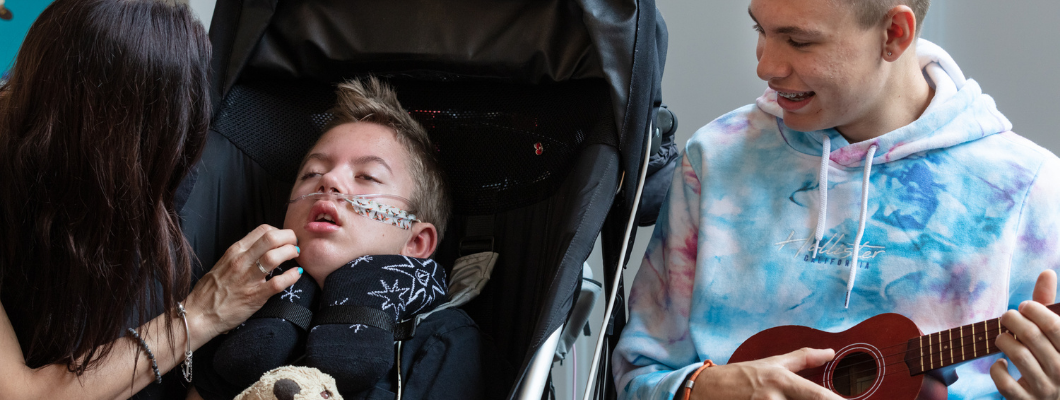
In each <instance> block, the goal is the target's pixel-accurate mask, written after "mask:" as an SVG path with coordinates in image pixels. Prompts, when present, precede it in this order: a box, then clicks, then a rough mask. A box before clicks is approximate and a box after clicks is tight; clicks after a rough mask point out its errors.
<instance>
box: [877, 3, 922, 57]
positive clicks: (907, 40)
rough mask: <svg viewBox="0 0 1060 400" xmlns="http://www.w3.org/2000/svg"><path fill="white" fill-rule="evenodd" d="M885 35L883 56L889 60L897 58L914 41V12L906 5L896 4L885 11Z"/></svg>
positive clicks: (915, 27)
mask: <svg viewBox="0 0 1060 400" xmlns="http://www.w3.org/2000/svg"><path fill="white" fill-rule="evenodd" d="M884 24H885V26H886V32H887V36H886V38H885V39H884V43H883V54H882V56H883V58H884V59H885V60H887V61H889V62H894V61H896V60H898V58H899V57H901V56H902V54H903V53H905V51H906V50H908V49H909V47H910V46H912V45H913V43H914V42H915V41H916V38H917V35H916V29H917V26H916V13H914V12H913V9H911V8H909V6H906V5H898V6H894V7H893V8H891V10H890V11H888V12H887V19H886V20H885V21H884Z"/></svg>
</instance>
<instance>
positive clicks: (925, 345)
mask: <svg viewBox="0 0 1060 400" xmlns="http://www.w3.org/2000/svg"><path fill="white" fill-rule="evenodd" d="M1048 308H1049V310H1051V311H1052V312H1054V313H1057V314H1060V304H1054V305H1051V306H1048ZM1004 332H1008V330H1007V329H1005V327H1003V326H1001V318H995V319H992V320H988V321H983V322H976V323H974V324H969V325H964V326H958V327H956V328H953V329H950V330H945V331H941V332H936V333H932V334H928V335H923V334H921V332H920V329H919V328H917V327H916V324H914V323H913V321H911V320H909V319H908V318H906V317H904V316H902V315H899V314H893V313H889V314H880V315H877V316H875V317H872V318H869V319H867V320H865V321H864V322H862V323H860V324H857V325H855V326H854V327H853V328H850V329H848V330H846V331H843V332H839V333H830V332H824V331H819V330H816V329H813V328H808V327H805V326H794V325H788V326H778V327H775V328H770V329H766V330H764V331H761V332H759V333H757V334H755V335H754V336H751V337H750V338H748V339H747V341H745V342H743V344H741V345H740V347H739V348H737V349H736V351H735V352H733V354H732V357H731V358H729V362H730V363H735V362H743V361H752V360H758V359H762V358H766V357H772V356H776V355H781V354H786V353H790V352H792V351H795V350H798V349H801V348H803V347H811V348H815V349H829V348H831V349H835V358H833V359H832V361H829V362H827V363H825V364H824V365H822V366H820V367H817V368H810V369H805V370H802V371H799V372H797V374H798V375H800V376H802V377H804V378H806V379H809V380H810V381H812V382H814V383H816V384H818V385H821V386H824V387H825V388H827V389H829V390H831V391H832V392H835V393H836V394H838V395H840V396H843V397H846V398H848V399H859V400H861V399H874V400H875V399H879V400H883V399H898V400H904V399H907V400H913V399H915V398H916V396H917V395H918V394H919V393H920V386H921V384H923V382H924V373H925V372H928V371H931V370H934V369H939V368H943V367H948V366H950V365H954V364H959V363H962V362H965V361H969V360H974V359H976V358H980V357H985V356H988V355H991V354H997V353H1000V352H1001V350H998V348H997V346H996V345H994V339H996V338H997V337H998V335H1000V334H1002V333H1004Z"/></svg>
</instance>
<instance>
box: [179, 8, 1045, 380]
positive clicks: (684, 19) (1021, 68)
mask: <svg viewBox="0 0 1060 400" xmlns="http://www.w3.org/2000/svg"><path fill="white" fill-rule="evenodd" d="M188 1H189V3H190V4H191V6H192V8H194V9H195V10H196V12H197V13H198V14H199V16H200V17H201V18H202V19H203V23H204V24H205V25H206V26H207V27H209V25H210V19H211V17H212V15H213V8H214V3H215V0H188ZM657 2H658V7H659V9H660V10H661V11H662V14H663V16H664V18H665V19H666V22H667V25H668V27H669V31H670V42H669V44H670V47H669V54H668V57H667V64H666V72H665V75H664V79H663V99H664V100H665V102H666V103H667V105H669V107H670V109H671V110H673V111H674V112H675V113H676V114H677V117H678V119H679V122H680V126H679V129H678V133H677V142H678V144H679V145H681V146H683V145H684V143H685V142H686V141H687V140H688V138H689V137H691V136H692V133H693V132H695V130H696V129H698V128H699V127H701V126H703V125H706V124H707V123H708V122H710V121H711V120H713V119H714V118H715V117H717V116H720V115H722V114H724V113H726V112H728V111H731V110H733V109H735V108H737V107H740V106H743V105H745V104H750V103H751V102H753V101H754V99H755V98H756V97H757V96H758V95H760V94H762V91H763V90H764V89H765V84H764V83H763V82H761V81H760V80H759V79H758V77H757V76H756V75H755V65H756V62H755V55H754V47H755V42H756V40H757V34H756V33H755V32H754V31H753V30H752V29H751V25H752V22H751V20H750V18H749V17H748V16H747V5H748V3H749V1H747V0H741V1H734V0H709V1H705V0H657ZM932 3H933V4H932V6H931V11H929V13H928V17H927V21H926V22H925V24H924V28H923V37H924V38H926V39H928V40H931V41H934V42H935V43H937V44H939V45H941V46H942V47H943V48H945V49H947V50H948V51H949V52H950V54H951V55H952V56H953V58H954V59H955V60H956V61H957V63H958V64H959V65H960V66H961V68H962V69H963V70H964V73H965V75H967V76H968V77H970V78H972V79H975V80H976V81H978V82H979V84H980V85H981V86H982V87H983V90H984V91H985V92H986V93H988V94H990V95H992V96H994V98H995V100H997V103H998V107H999V108H1000V109H1001V111H1002V112H1003V113H1005V115H1006V116H1008V118H1009V119H1010V120H1011V121H1012V123H1013V125H1014V130H1015V131H1016V132H1017V133H1019V134H1021V135H1023V136H1026V137H1028V138H1030V139H1031V140H1034V141H1035V142H1037V143H1039V144H1041V145H1043V146H1045V147H1046V148H1048V149H1050V150H1052V151H1053V152H1060V134H1058V133H1057V132H1055V131H1056V129H1055V128H1054V127H1055V126H1057V125H1060V112H1057V111H1055V108H1056V105H1055V104H1056V102H1055V101H1050V100H1048V99H1049V98H1051V96H1054V95H1057V94H1060V79H1058V78H1057V76H1056V75H1057V72H1060V67H1058V66H1060V35H1058V34H1057V33H1056V31H1055V27H1054V26H1055V24H1057V23H1058V22H1060V1H1057V0H1022V1H1018V2H1015V1H999V0H934V1H933V2H932ZM1042 99H1045V100H1042ZM651 229H652V228H651V227H648V228H641V229H640V231H639V232H638V234H637V241H636V246H635V247H634V249H633V256H632V258H633V261H632V262H630V263H629V269H627V270H626V271H625V276H626V286H627V290H628V286H629V283H630V282H632V280H633V277H634V275H635V274H636V270H637V268H638V267H639V265H640V257H641V256H642V255H643V254H644V247H645V245H646V244H647V242H648V239H649V238H650V236H651ZM589 263H590V264H591V265H592V266H593V269H594V274H595V276H597V277H602V276H603V272H602V269H601V265H600V264H601V261H600V255H599V246H597V249H596V250H594V252H593V254H592V255H591V256H590V258H589ZM602 314H603V305H602V304H600V303H598V304H597V309H596V311H594V318H593V319H592V332H593V337H591V338H586V339H583V340H582V341H580V342H579V343H578V344H577V364H578V368H577V382H576V387H572V377H573V372H574V368H573V364H574V362H573V361H574V360H573V357H568V359H567V361H565V362H564V363H563V365H559V364H557V365H556V367H555V368H554V369H553V378H554V380H555V384H556V394H557V396H558V398H560V399H571V398H579V399H580V398H581V396H582V394H581V393H582V392H583V391H584V390H585V379H586V378H587V376H588V365H589V362H590V361H591V356H592V354H591V351H592V346H593V345H594V344H595V340H596V338H595V336H596V334H597V333H598V330H599V326H600V320H601V315H602ZM575 391H576V392H577V396H574V395H573V393H574V392H575Z"/></svg>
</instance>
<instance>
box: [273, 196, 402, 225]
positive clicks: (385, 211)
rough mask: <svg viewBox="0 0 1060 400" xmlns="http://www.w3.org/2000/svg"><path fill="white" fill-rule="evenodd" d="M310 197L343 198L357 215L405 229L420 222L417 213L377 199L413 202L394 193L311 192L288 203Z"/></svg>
mask: <svg viewBox="0 0 1060 400" xmlns="http://www.w3.org/2000/svg"><path fill="white" fill-rule="evenodd" d="M308 199H339V200H343V201H345V202H347V203H350V205H351V206H353V212H354V213H356V214H357V215H360V216H363V217H368V218H371V219H373V220H376V221H379V222H382V223H386V224H390V225H394V226H396V227H398V228H401V229H405V230H408V229H412V224H413V223H415V222H420V220H419V219H416V216H415V215H413V214H411V213H409V212H408V211H405V210H403V209H401V208H399V207H394V206H391V205H386V204H383V203H380V202H378V201H375V199H392V200H399V201H401V202H403V203H405V204H411V203H412V202H411V201H409V199H406V198H404V197H401V196H397V195H392V194H358V195H348V194H344V193H335V192H332V193H324V192H314V193H310V194H307V195H304V196H298V197H295V198H293V199H291V201H289V202H288V204H290V203H294V202H297V201H301V200H308Z"/></svg>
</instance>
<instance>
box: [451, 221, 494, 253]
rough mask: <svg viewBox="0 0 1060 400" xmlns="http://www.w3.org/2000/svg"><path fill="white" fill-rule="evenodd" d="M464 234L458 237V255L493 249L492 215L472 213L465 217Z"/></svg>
mask: <svg viewBox="0 0 1060 400" xmlns="http://www.w3.org/2000/svg"><path fill="white" fill-rule="evenodd" d="M464 221H465V224H464V236H463V237H462V238H460V244H459V246H460V248H459V252H460V256H461V257H463V256H466V255H468V254H475V253H482V252H487V251H493V244H494V243H493V242H494V239H493V221H494V217H493V215H472V216H469V217H466V218H465V220H464Z"/></svg>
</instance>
